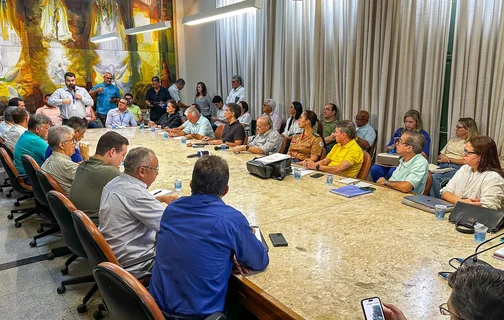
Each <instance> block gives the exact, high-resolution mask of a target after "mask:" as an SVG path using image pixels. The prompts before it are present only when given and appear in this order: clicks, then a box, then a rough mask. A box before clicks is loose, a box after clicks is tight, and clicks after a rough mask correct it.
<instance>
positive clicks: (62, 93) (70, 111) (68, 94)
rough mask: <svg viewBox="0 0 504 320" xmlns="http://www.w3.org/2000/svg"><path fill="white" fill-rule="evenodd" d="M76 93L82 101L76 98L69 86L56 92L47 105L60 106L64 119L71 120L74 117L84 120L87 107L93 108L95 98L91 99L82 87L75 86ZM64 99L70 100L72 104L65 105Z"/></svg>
mask: <svg viewBox="0 0 504 320" xmlns="http://www.w3.org/2000/svg"><path fill="white" fill-rule="evenodd" d="M75 93H78V94H80V95H81V96H82V99H80V100H79V99H77V98H75V94H74V92H72V91H71V90H70V89H68V88H67V86H64V87H63V88H59V89H57V90H56V91H54V93H53V94H52V95H51V97H50V98H49V101H47V104H48V105H51V106H58V107H59V108H60V110H61V118H62V119H70V118H71V117H74V116H75V117H79V118H81V119H84V118H85V117H86V106H90V107H92V106H93V104H94V101H93V98H91V96H90V95H89V93H88V92H87V90H86V89H84V88H81V87H77V86H75ZM64 99H70V100H71V102H70V103H68V104H63V100H64Z"/></svg>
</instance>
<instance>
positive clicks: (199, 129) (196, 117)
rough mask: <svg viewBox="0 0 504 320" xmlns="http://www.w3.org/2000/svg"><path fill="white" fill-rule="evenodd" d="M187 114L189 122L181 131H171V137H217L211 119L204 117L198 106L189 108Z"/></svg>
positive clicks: (199, 138)
mask: <svg viewBox="0 0 504 320" xmlns="http://www.w3.org/2000/svg"><path fill="white" fill-rule="evenodd" d="M186 115H187V120H188V121H189V123H187V125H186V126H185V127H184V128H183V129H182V130H181V131H173V130H172V131H170V136H171V137H178V136H186V138H187V139H198V140H201V139H203V138H204V137H209V138H212V139H213V138H215V135H214V131H213V130H212V125H211V124H210V121H208V119H207V118H205V117H203V116H202V115H201V113H200V112H199V111H198V109H196V107H192V106H191V107H189V108H187V110H186ZM186 122H187V121H186Z"/></svg>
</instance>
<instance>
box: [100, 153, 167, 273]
mask: <svg viewBox="0 0 504 320" xmlns="http://www.w3.org/2000/svg"><path fill="white" fill-rule="evenodd" d="M158 174H159V162H158V158H157V157H156V155H155V154H154V151H152V150H151V149H147V148H143V147H138V148H134V149H131V150H130V152H129V153H128V155H127V156H126V159H124V173H122V174H121V175H119V176H118V177H115V178H114V179H112V180H111V181H110V182H109V183H107V185H105V187H104V188H103V192H102V196H101V201H100V213H99V217H100V227H99V229H100V231H101V232H102V234H103V237H105V240H107V243H108V244H109V245H110V248H111V249H112V251H113V252H114V254H115V255H116V257H117V259H118V260H119V262H120V263H121V264H124V263H127V262H129V261H132V260H135V259H138V258H141V257H142V256H145V255H148V254H150V253H153V252H154V251H155V248H156V233H157V232H158V231H159V225H160V222H161V216H162V215H163V212H164V210H165V206H163V205H162V204H161V202H165V203H170V202H172V201H173V200H175V199H176V198H177V197H176V196H169V195H163V196H158V197H154V196H153V195H152V194H150V193H149V192H148V191H147V189H148V188H149V187H150V185H151V184H152V183H153V182H154V181H155V180H156V177H157V175H158ZM153 263H154V260H149V261H147V262H145V263H143V264H140V265H135V266H133V267H131V268H128V271H137V270H151V269H152V264H153Z"/></svg>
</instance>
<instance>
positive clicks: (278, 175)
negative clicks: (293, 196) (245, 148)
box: [247, 158, 292, 180]
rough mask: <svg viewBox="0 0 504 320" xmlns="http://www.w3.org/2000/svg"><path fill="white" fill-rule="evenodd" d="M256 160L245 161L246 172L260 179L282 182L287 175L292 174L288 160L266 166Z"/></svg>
mask: <svg viewBox="0 0 504 320" xmlns="http://www.w3.org/2000/svg"><path fill="white" fill-rule="evenodd" d="M257 159H258V158H254V159H252V160H249V161H247V170H248V172H250V173H251V174H253V175H255V176H258V177H260V178H263V179H268V178H273V179H276V180H283V179H284V178H285V176H286V175H287V174H289V173H291V172H292V168H291V159H290V158H289V159H284V160H281V161H278V162H274V163H268V164H264V163H262V162H260V161H257Z"/></svg>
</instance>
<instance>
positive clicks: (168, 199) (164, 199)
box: [156, 194, 178, 204]
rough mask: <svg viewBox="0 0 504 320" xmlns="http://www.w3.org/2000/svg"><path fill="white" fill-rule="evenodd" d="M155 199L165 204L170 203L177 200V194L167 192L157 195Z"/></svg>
mask: <svg viewBox="0 0 504 320" xmlns="http://www.w3.org/2000/svg"><path fill="white" fill-rule="evenodd" d="M156 199H157V200H158V201H159V202H164V203H166V204H170V202H172V201H174V200H177V199H178V197H177V196H169V195H167V194H165V195H163V196H157V197H156Z"/></svg>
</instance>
